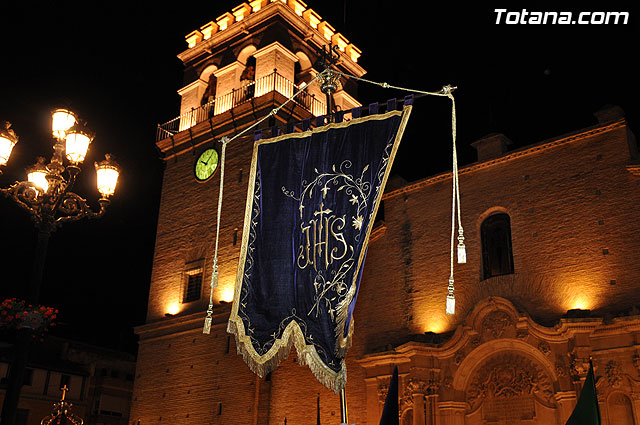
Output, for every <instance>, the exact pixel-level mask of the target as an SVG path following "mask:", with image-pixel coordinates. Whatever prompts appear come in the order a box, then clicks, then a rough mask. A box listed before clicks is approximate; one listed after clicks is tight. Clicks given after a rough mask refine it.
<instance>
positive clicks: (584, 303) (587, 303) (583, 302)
mask: <svg viewBox="0 0 640 425" xmlns="http://www.w3.org/2000/svg"><path fill="white" fill-rule="evenodd" d="M591 307H593V302H592V301H591V300H590V299H589V297H587V296H586V295H583V294H579V295H576V297H575V298H574V300H573V302H572V303H571V306H570V308H569V309H568V310H576V309H578V310H589V309H591Z"/></svg>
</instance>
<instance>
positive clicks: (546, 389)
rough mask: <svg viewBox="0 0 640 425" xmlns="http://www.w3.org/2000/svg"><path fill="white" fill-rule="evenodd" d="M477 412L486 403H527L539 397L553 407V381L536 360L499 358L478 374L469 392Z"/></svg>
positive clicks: (491, 361) (468, 389)
mask: <svg viewBox="0 0 640 425" xmlns="http://www.w3.org/2000/svg"><path fill="white" fill-rule="evenodd" d="M466 396H467V402H468V403H469V405H470V406H471V409H472V410H475V409H477V408H478V407H479V405H480V404H481V403H482V402H483V401H484V400H503V401H509V400H523V399H527V398H529V397H535V398H537V399H539V400H541V401H543V402H545V404H553V403H554V401H553V387H552V384H551V378H550V377H549V376H548V375H547V374H546V373H545V372H544V371H543V370H542V369H541V368H540V367H539V366H538V365H537V364H536V363H535V362H533V361H532V360H530V359H528V358H526V357H524V356H521V355H518V354H514V353H506V354H499V355H496V356H494V357H492V358H490V359H489V360H487V361H486V362H485V363H484V364H483V365H482V366H481V367H479V368H478V369H477V371H476V372H475V373H474V375H473V378H472V379H471V381H470V382H469V385H468V386H467V389H466Z"/></svg>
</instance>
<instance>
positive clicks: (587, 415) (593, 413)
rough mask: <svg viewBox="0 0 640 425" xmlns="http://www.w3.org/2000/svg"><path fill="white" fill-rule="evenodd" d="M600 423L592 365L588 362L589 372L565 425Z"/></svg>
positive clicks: (592, 424) (598, 424) (596, 424)
mask: <svg viewBox="0 0 640 425" xmlns="http://www.w3.org/2000/svg"><path fill="white" fill-rule="evenodd" d="M601 423H602V421H601V420H600V407H599V406H598V395H597V393H596V380H595V378H594V376H593V363H591V361H589V372H588V373H587V378H586V379H585V380H584V386H583V387H582V392H580V397H579V398H578V403H577V404H576V407H575V409H573V413H571V416H570V417H569V420H568V421H567V423H566V425H600V424H601Z"/></svg>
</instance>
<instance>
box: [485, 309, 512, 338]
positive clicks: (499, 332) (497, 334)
mask: <svg viewBox="0 0 640 425" xmlns="http://www.w3.org/2000/svg"><path fill="white" fill-rule="evenodd" d="M509 326H513V320H512V319H511V316H509V315H508V314H507V313H505V312H504V311H496V312H493V313H490V314H488V315H487V316H486V317H485V318H484V320H483V321H482V331H483V332H482V333H483V335H485V336H487V337H492V338H493V339H496V338H502V336H503V335H504V332H505V330H506V329H507V328H508V327H509ZM488 339H490V338H488Z"/></svg>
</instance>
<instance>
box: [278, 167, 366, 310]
mask: <svg viewBox="0 0 640 425" xmlns="http://www.w3.org/2000/svg"><path fill="white" fill-rule="evenodd" d="M351 166H352V163H351V161H349V160H345V161H343V162H342V163H341V164H340V167H339V169H338V170H336V166H335V164H334V165H333V166H332V167H331V171H330V172H323V173H321V172H319V171H318V170H317V169H315V170H314V171H315V173H316V174H317V176H316V177H315V179H313V181H311V182H310V183H307V181H303V182H302V187H301V192H300V196H296V194H295V192H294V191H292V190H288V189H287V188H286V187H283V188H282V192H283V193H284V194H285V195H286V196H288V197H290V198H293V199H295V200H297V201H298V203H299V205H298V211H299V213H300V219H301V220H303V221H302V222H301V223H300V238H299V239H300V245H299V246H298V251H297V258H296V264H297V266H298V268H300V269H305V268H307V267H313V269H314V271H315V272H316V275H315V277H314V280H313V286H314V289H315V293H316V294H315V297H314V304H313V307H312V308H311V310H310V311H309V312H308V313H307V314H308V315H311V314H312V313H313V312H314V311H315V316H316V317H317V316H318V314H319V312H320V305H321V304H322V303H324V304H325V305H326V307H327V311H328V313H329V315H330V316H331V319H332V320H333V319H334V318H335V314H336V307H337V306H338V305H339V304H340V302H341V301H343V300H344V298H345V297H346V295H347V293H348V288H349V282H347V281H346V280H345V279H346V278H347V275H348V273H349V271H350V270H351V269H352V268H353V266H354V264H355V259H354V245H353V244H350V243H349V242H353V243H354V244H355V243H357V242H358V241H359V240H360V233H361V231H362V230H363V229H362V223H363V221H364V212H365V210H366V208H367V199H368V198H369V195H370V192H371V183H370V182H369V181H368V180H366V179H365V173H366V172H367V171H368V170H369V165H365V166H364V168H363V169H362V171H361V172H360V176H359V177H357V178H354V177H353V175H352V174H348V171H349V168H351ZM314 191H316V194H317V193H318V191H319V192H320V193H321V194H322V198H321V200H320V204H319V205H313V204H312V202H313V196H312V195H313V194H314ZM328 195H329V199H331V200H334V201H335V199H336V198H337V197H338V196H340V195H343V196H346V197H347V198H348V202H347V203H348V204H351V211H341V212H336V211H333V210H332V209H330V208H328V207H326V206H325V201H326V200H328V199H327V196H328ZM347 203H344V204H347ZM338 204H340V203H338ZM306 211H312V212H311V213H310V214H309V213H307V217H306V218H307V220H304V219H305V212H306ZM341 213H342V214H341ZM349 225H350V226H352V227H353V228H354V229H355V231H356V233H355V235H353V236H352V238H353V241H350V240H348V239H349V238H348V237H346V236H345V230H346V229H345V227H346V226H349ZM336 261H341V263H340V264H339V265H338V266H332V265H333V263H334V262H336ZM329 266H332V267H331V271H328V270H327V269H329Z"/></svg>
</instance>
